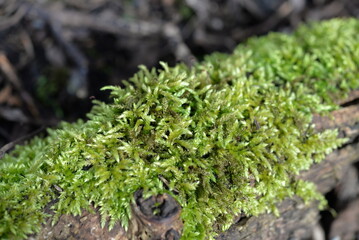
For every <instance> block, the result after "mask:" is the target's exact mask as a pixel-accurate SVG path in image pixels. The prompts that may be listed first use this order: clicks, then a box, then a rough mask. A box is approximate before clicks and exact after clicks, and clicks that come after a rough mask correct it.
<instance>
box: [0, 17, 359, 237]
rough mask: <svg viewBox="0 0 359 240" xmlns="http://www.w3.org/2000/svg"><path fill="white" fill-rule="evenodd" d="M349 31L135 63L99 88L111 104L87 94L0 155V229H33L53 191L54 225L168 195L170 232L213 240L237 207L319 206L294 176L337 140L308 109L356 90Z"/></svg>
mask: <svg viewBox="0 0 359 240" xmlns="http://www.w3.org/2000/svg"><path fill="white" fill-rule="evenodd" d="M358 33H359V21H358V20H356V19H335V20H330V21H326V22H321V23H315V24H314V23H313V24H311V25H309V26H302V27H300V28H299V29H298V30H297V31H296V32H295V33H294V34H293V35H285V34H277V33H272V34H270V35H269V36H266V37H262V38H253V39H251V40H249V41H248V42H246V43H245V44H242V45H239V46H238V47H237V48H236V49H235V51H234V53H233V54H232V55H226V54H219V53H217V54H213V55H210V56H208V57H206V58H205V60H204V61H203V62H202V63H198V64H195V65H194V66H193V67H192V68H189V67H187V66H185V65H183V64H179V65H177V66H175V67H168V66H167V64H165V63H162V64H161V65H162V69H152V70H149V69H147V68H146V67H141V70H140V71H139V72H138V73H137V74H135V75H134V76H133V77H132V78H130V79H129V81H128V82H126V83H125V87H123V88H121V87H117V86H109V87H105V88H103V89H104V90H111V99H112V102H111V103H108V104H106V103H103V102H100V101H95V106H94V107H93V109H92V111H91V112H90V113H89V114H88V120H87V121H83V120H79V121H78V122H77V123H72V124H70V123H65V122H64V123H62V124H61V126H59V128H58V129H49V130H48V133H49V136H48V137H46V138H43V139H40V138H35V139H33V140H32V141H29V143H28V144H27V145H25V146H18V147H17V148H16V149H15V150H14V151H12V152H11V153H10V154H8V155H5V156H4V157H3V158H2V159H1V160H0V216H2V218H1V219H0V236H1V237H2V238H11V239H16V238H19V239H21V238H25V237H26V235H27V234H30V233H35V232H37V231H39V229H40V227H41V223H42V222H43V221H44V219H45V218H46V216H47V215H46V214H44V213H43V209H44V208H45V207H46V206H47V205H48V204H49V202H50V201H53V200H56V201H55V203H54V205H53V206H52V208H53V210H54V211H55V212H56V215H55V217H54V219H53V221H54V222H56V219H57V217H59V216H60V215H61V214H65V213H69V214H74V215H80V214H81V212H82V211H83V210H88V211H90V210H91V207H92V205H93V206H94V207H95V208H97V207H98V208H99V209H100V213H101V216H102V224H103V226H105V224H106V220H107V219H109V227H110V228H111V227H112V226H114V224H115V223H116V222H118V221H120V222H121V224H122V226H123V227H124V228H127V226H128V223H129V222H130V221H131V204H132V203H133V202H134V201H135V200H134V193H135V192H136V191H138V190H141V191H142V194H143V198H144V199H146V198H147V197H149V196H154V195H158V194H169V195H170V196H172V197H173V198H175V199H176V201H178V203H179V204H180V206H181V208H182V210H181V218H182V220H183V223H184V226H183V230H182V233H181V234H182V239H204V238H213V237H214V236H215V235H216V234H217V233H218V232H220V231H222V230H226V229H227V228H228V227H229V226H230V224H231V223H232V221H233V219H234V218H235V216H236V215H237V214H238V213H243V214H245V215H258V214H260V213H263V212H273V213H276V212H277V210H276V207H275V204H276V203H278V201H281V200H283V199H284V198H286V197H291V196H294V195H298V196H299V197H301V198H302V199H303V200H304V201H305V202H310V201H313V200H320V201H321V206H323V205H325V200H324V198H323V196H322V195H321V194H319V193H318V192H317V191H316V189H315V186H314V184H312V183H310V182H306V181H303V180H296V179H297V178H296V176H297V175H298V174H299V172H300V171H302V170H305V169H308V168H310V166H311V165H312V164H313V163H316V162H319V161H321V160H322V159H323V158H324V157H325V156H326V154H328V153H330V152H331V151H332V150H333V149H335V148H337V147H338V146H340V145H341V144H343V143H344V142H345V139H341V138H338V137H337V131H336V130H324V131H321V132H318V131H316V130H315V128H314V125H313V124H312V114H313V113H319V114H325V113H328V112H329V111H331V110H333V109H336V108H338V106H337V105H336V104H335V103H334V102H335V101H337V100H338V99H339V98H341V97H344V96H345V95H346V94H347V93H348V92H349V91H350V90H351V89H356V88H358V87H359V81H358V79H359V78H358V77H359V71H358V66H359V58H358V56H359V52H358V51H359V34H358ZM323 40H325V41H323ZM54 186H57V188H55V187H54ZM56 189H61V191H58V190H56Z"/></svg>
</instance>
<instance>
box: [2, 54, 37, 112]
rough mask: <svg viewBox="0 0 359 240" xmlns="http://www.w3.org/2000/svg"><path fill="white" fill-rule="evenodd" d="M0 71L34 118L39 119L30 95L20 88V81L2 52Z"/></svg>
mask: <svg viewBox="0 0 359 240" xmlns="http://www.w3.org/2000/svg"><path fill="white" fill-rule="evenodd" d="M0 69H1V71H2V72H3V73H4V74H5V76H6V77H7V79H8V80H9V81H10V82H11V83H12V85H13V86H14V87H15V89H16V90H17V91H19V94H20V96H21V98H22V99H23V100H24V102H25V103H26V104H27V106H28V109H29V111H30V112H31V114H32V115H33V116H34V117H36V118H37V117H39V111H38V110H37V107H36V105H35V102H34V100H33V99H32V97H31V95H30V94H29V93H28V92H27V91H26V90H25V89H24V88H23V87H22V84H21V81H20V79H19V78H18V76H17V75H16V72H15V70H14V68H13V67H12V65H11V63H10V62H9V60H8V59H7V57H6V55H5V54H4V53H3V52H0Z"/></svg>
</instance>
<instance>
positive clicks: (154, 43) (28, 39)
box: [0, 0, 359, 240]
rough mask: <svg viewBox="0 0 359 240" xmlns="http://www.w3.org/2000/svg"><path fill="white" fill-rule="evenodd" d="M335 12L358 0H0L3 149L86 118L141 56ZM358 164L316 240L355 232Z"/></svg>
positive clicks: (347, 13) (349, 11)
mask: <svg viewBox="0 0 359 240" xmlns="http://www.w3.org/2000/svg"><path fill="white" fill-rule="evenodd" d="M335 17H356V18H358V17H359V0H271V1H266V0H223V1H220V0H130V1H129V0H127V1H125V0H122V1H119V0H61V1H53V0H0V150H1V151H2V152H7V151H10V150H11V149H12V148H13V147H14V146H15V145H16V144H21V143H22V142H24V141H25V140H27V139H29V138H31V137H32V136H34V135H37V134H40V135H41V134H42V135H44V134H46V133H45V131H43V130H44V129H46V128H48V127H54V126H56V125H57V124H58V123H59V122H60V121H63V120H64V121H75V120H76V119H79V118H86V113H87V112H89V110H90V109H91V106H92V101H93V100H94V99H97V100H102V101H106V99H107V94H108V93H107V92H103V91H100V90H99V89H100V88H101V87H102V86H106V85H121V82H122V81H123V79H127V78H129V77H131V76H132V75H133V74H134V73H135V72H136V71H137V70H138V65H140V64H142V65H145V66H147V67H159V64H158V63H159V61H165V62H168V63H169V65H170V66H173V65H175V64H176V63H178V62H183V63H185V64H187V65H192V64H193V63H195V62H197V61H201V60H202V59H203V58H204V56H205V55H208V54H210V53H212V52H215V51H220V52H227V53H230V52H231V51H232V50H233V49H234V48H235V46H236V45H237V44H239V43H241V42H244V41H246V39H248V38H249V37H253V36H260V35H265V34H267V33H268V32H271V31H279V32H285V33H290V32H291V31H293V30H294V29H295V28H297V26H298V25H300V24H302V23H305V22H311V21H319V20H323V19H330V18H335ZM323 41H325V39H323ZM0 157H1V156H0ZM358 168H359V166H358V164H357V166H353V167H352V168H350V169H348V174H347V177H345V178H343V180H342V182H341V183H340V184H339V185H338V187H337V188H335V189H333V190H332V191H331V192H330V193H329V194H328V195H327V197H328V200H329V203H330V206H331V207H332V208H333V210H335V211H336V212H337V217H334V215H333V214H332V213H330V212H329V211H325V212H323V213H322V220H321V225H320V226H316V228H317V229H316V232H317V233H316V234H317V235H315V234H313V239H318V240H319V239H323V238H321V236H324V235H325V236H326V238H328V236H336V234H335V231H343V227H344V226H345V228H346V231H349V232H350V233H351V235H350V236H356V239H359V225H358V222H359V200H358V199H359V198H358V192H359V183H358ZM348 192H350V194H349V195H350V198H351V199H350V201H349V200H348V197H345V196H349V195H348ZM332 212H333V211H332ZM355 217H356V218H357V219H355ZM338 226H339V227H338ZM337 229H340V230H337ZM333 231H334V232H333ZM323 234H324V235H323Z"/></svg>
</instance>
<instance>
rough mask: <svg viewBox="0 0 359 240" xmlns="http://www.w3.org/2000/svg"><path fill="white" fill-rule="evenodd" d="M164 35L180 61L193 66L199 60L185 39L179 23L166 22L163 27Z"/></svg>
mask: <svg viewBox="0 0 359 240" xmlns="http://www.w3.org/2000/svg"><path fill="white" fill-rule="evenodd" d="M163 35H164V36H165V37H166V38H167V39H168V41H169V43H170V46H171V48H172V50H173V52H174V54H175V56H176V58H177V60H178V61H182V62H184V63H185V64H186V65H187V66H192V65H193V64H194V63H195V62H196V61H197V60H196V58H195V57H194V56H193V54H192V53H191V50H190V49H189V48H188V46H187V45H186V44H185V42H184V41H183V38H182V35H181V32H180V30H179V28H178V26H177V25H175V24H173V23H167V24H165V25H164V27H163Z"/></svg>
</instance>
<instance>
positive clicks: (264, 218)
mask: <svg viewBox="0 0 359 240" xmlns="http://www.w3.org/2000/svg"><path fill="white" fill-rule="evenodd" d="M358 100H359V91H353V92H352V94H351V95H350V96H349V97H348V99H347V101H346V102H342V103H341V104H342V108H340V109H339V110H336V111H333V112H332V113H331V115H330V116H319V115H316V116H314V118H313V121H314V123H315V125H316V129H317V130H319V131H320V130H324V129H331V128H338V129H339V135H340V136H343V137H347V138H348V139H349V140H348V142H347V143H346V144H345V145H344V146H342V147H341V148H340V149H338V150H336V151H334V152H333V153H331V154H330V155H328V156H327V157H326V159H325V160H324V161H322V162H321V163H319V164H316V165H314V166H312V167H311V169H309V170H308V171H305V172H303V173H302V174H301V175H300V178H302V179H304V180H309V181H312V182H314V183H315V184H316V185H317V186H318V189H319V191H320V192H321V193H323V194H325V193H327V192H329V191H330V190H331V189H333V188H334V187H336V186H337V184H338V182H339V180H340V179H342V177H343V175H344V174H346V170H347V169H348V166H349V165H350V164H352V163H354V162H355V161H357V160H359V141H358V138H359V101H358ZM135 199H136V203H135V204H134V205H133V206H132V215H133V217H132V220H131V222H130V223H129V229H128V231H125V230H124V229H123V228H122V227H121V226H120V224H119V223H117V224H116V225H115V227H114V228H113V229H112V230H111V231H109V230H108V228H107V227H106V226H105V227H104V228H101V224H100V219H101V217H100V214H99V212H98V211H97V210H96V209H95V210H94V213H89V212H88V211H84V212H83V214H82V215H81V216H70V215H62V216H61V217H60V219H59V221H58V222H57V223H56V224H55V225H54V226H51V220H50V219H49V221H48V222H47V223H46V224H45V225H44V226H43V228H42V230H41V232H40V233H39V234H37V236H35V238H36V239H88V240H91V239H123V240H127V239H143V240H144V239H179V238H180V232H181V229H182V227H183V224H182V222H181V219H180V211H181V207H180V206H179V205H178V203H177V202H176V201H175V200H174V199H173V198H172V197H171V196H169V195H160V196H153V197H151V198H149V199H143V198H142V195H141V192H136V193H135ZM154 209H157V212H158V214H156V215H153V212H154ZM278 209H279V212H280V216H279V217H277V216H274V215H272V214H262V215H260V216H257V217H253V216H252V217H250V216H249V217H242V218H240V219H239V220H238V221H237V222H235V223H234V224H233V225H232V226H231V227H230V228H229V229H228V230H227V231H226V232H224V233H222V234H220V235H219V236H218V237H217V239H218V240H227V239H228V240H229V239H305V238H311V237H312V235H313V226H316V225H317V223H318V221H319V218H320V216H319V210H318V207H317V204H316V203H312V204H310V205H305V204H304V203H303V202H302V201H301V200H300V199H298V198H293V199H287V200H285V201H283V202H281V203H280V204H278ZM358 215H359V214H358ZM350 217H351V218H353V216H350ZM340 224H342V222H339V223H338V224H336V225H335V226H341V225H340ZM337 228H338V227H337ZM338 231H339V230H337V232H338Z"/></svg>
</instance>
